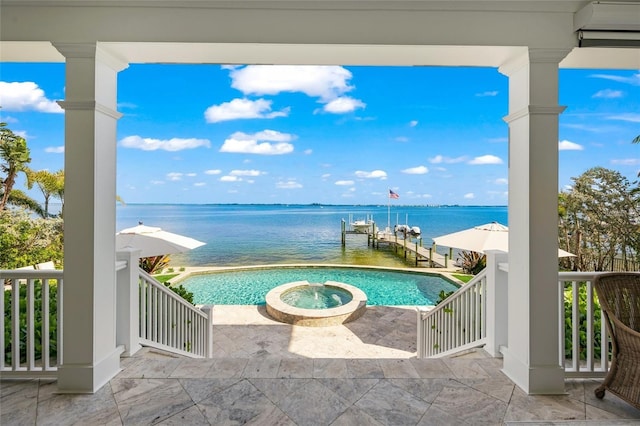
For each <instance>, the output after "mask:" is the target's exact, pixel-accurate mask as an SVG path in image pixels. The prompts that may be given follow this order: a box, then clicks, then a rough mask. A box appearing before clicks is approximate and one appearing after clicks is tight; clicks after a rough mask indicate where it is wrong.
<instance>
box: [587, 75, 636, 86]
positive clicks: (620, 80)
mask: <svg viewBox="0 0 640 426" xmlns="http://www.w3.org/2000/svg"><path fill="white" fill-rule="evenodd" d="M591 77H595V78H604V79H605V80H612V81H617V82H618V83H625V84H631V85H632V86H640V73H637V74H633V75H632V76H631V77H623V76H621V75H611V74H592V75H591Z"/></svg>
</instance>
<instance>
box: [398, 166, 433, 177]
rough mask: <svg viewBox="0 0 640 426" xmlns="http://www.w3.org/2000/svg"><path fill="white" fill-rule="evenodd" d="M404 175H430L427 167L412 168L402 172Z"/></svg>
mask: <svg viewBox="0 0 640 426" xmlns="http://www.w3.org/2000/svg"><path fill="white" fill-rule="evenodd" d="M402 173H406V174H408V175H424V174H425V173H429V169H428V168H427V167H425V166H417V167H410V168H408V169H404V170H402Z"/></svg>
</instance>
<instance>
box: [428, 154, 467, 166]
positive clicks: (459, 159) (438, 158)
mask: <svg viewBox="0 0 640 426" xmlns="http://www.w3.org/2000/svg"><path fill="white" fill-rule="evenodd" d="M466 160H467V157H466V156H464V155H463V156H461V157H455V158H451V157H444V156H442V155H436V156H435V157H432V158H429V162H430V163H431V164H440V163H445V164H455V163H462V162H463V161H466Z"/></svg>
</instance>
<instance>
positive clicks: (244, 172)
mask: <svg viewBox="0 0 640 426" xmlns="http://www.w3.org/2000/svg"><path fill="white" fill-rule="evenodd" d="M262 174H264V172H261V171H260V170H231V173H229V175H231V176H260V175H262Z"/></svg>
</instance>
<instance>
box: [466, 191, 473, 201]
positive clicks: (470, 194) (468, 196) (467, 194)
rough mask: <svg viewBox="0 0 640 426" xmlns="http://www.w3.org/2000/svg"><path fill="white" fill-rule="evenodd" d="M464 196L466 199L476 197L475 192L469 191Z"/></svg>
mask: <svg viewBox="0 0 640 426" xmlns="http://www.w3.org/2000/svg"><path fill="white" fill-rule="evenodd" d="M464 198H465V199H466V200H473V199H474V198H476V195H475V194H474V193H473V192H467V193H466V194H464Z"/></svg>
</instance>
